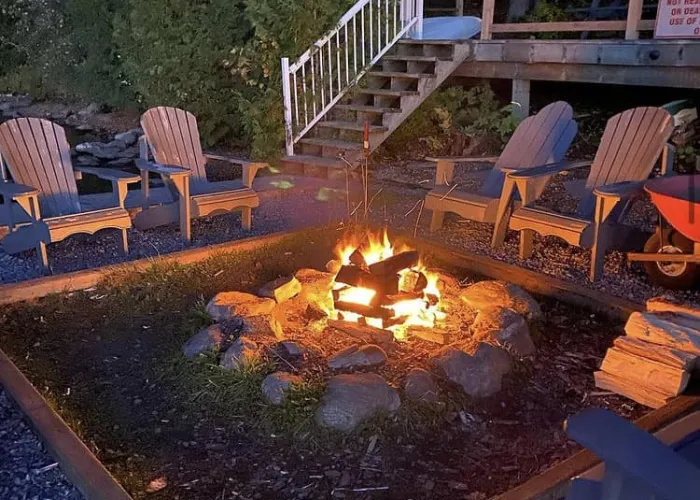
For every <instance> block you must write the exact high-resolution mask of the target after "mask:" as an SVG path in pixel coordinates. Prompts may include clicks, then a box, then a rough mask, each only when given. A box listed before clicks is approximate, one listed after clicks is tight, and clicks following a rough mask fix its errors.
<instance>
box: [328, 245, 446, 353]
mask: <svg viewBox="0 0 700 500" xmlns="http://www.w3.org/2000/svg"><path fill="white" fill-rule="evenodd" d="M336 253H337V256H338V259H339V260H340V263H341V265H342V267H341V268H340V270H339V271H338V273H337V274H336V276H335V282H334V284H333V302H334V306H335V314H334V315H336V316H337V319H343V320H345V321H351V322H357V323H360V324H367V325H369V326H373V327H377V328H384V329H387V330H391V331H392V332H393V334H394V337H395V338H397V339H404V338H405V337H406V330H407V328H409V327H411V326H417V327H426V328H432V327H433V326H435V322H436V321H437V320H439V319H441V318H442V317H444V312H442V311H439V310H438V309H439V304H440V292H439V290H438V287H437V283H438V275H437V274H435V273H431V272H429V271H427V269H426V268H425V266H424V265H423V264H422V263H421V261H420V256H419V254H418V252H416V251H414V250H411V249H410V248H406V247H404V248H395V247H394V246H393V245H392V243H391V242H390V241H389V237H388V235H387V233H386V231H384V232H383V233H382V234H381V235H376V234H371V233H368V234H367V235H365V236H364V237H363V238H362V239H361V240H360V241H353V242H344V243H341V244H340V245H339V246H338V247H337V248H336Z"/></svg>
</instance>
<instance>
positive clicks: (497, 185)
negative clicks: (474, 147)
mask: <svg viewBox="0 0 700 500" xmlns="http://www.w3.org/2000/svg"><path fill="white" fill-rule="evenodd" d="M573 115H574V112H573V110H572V109H571V106H570V105H569V104H567V103H565V102H562V101H558V102H553V103H551V104H549V105H547V106H545V107H544V108H542V109H541V110H540V112H539V113H537V114H536V115H533V116H530V117H528V118H526V119H525V120H523V121H522V122H521V123H520V124H519V125H518V128H517V129H516V130H515V132H514V133H513V136H512V137H511V138H510V140H509V141H508V144H507V145H506V147H505V149H504V150H503V152H502V153H501V155H500V156H498V157H489V158H487V157H465V158H457V157H436V158H427V160H431V161H435V162H437V174H436V178H435V188H434V189H432V190H431V191H430V192H429V193H428V195H427V196H426V198H425V208H427V209H429V210H432V211H433V216H432V219H431V223H430V230H431V231H435V230H437V229H440V228H441V227H442V223H443V220H444V218H445V212H454V213H456V214H458V215H460V216H462V217H464V218H466V219H471V220H474V221H477V222H490V223H493V222H495V220H496V212H497V210H498V202H499V199H500V198H501V192H502V190H503V182H504V179H505V174H506V172H514V171H518V170H521V169H527V168H529V167H534V166H537V165H542V164H546V163H554V162H557V161H560V160H562V159H563V158H564V155H565V154H566V151H567V149H569V146H570V145H571V142H572V141H573V140H574V137H575V136H576V132H577V130H578V126H577V124H576V121H575V120H574V118H573ZM477 161H480V162H490V163H495V164H494V167H493V168H492V169H491V171H490V172H489V173H488V176H487V177H486V179H485V181H484V184H483V186H482V188H481V190H480V191H479V192H478V193H475V192H469V191H464V190H461V189H459V187H458V186H455V185H453V182H452V181H453V176H454V167H455V164H456V163H468V162H477Z"/></svg>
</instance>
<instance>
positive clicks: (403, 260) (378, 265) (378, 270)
mask: <svg viewBox="0 0 700 500" xmlns="http://www.w3.org/2000/svg"><path fill="white" fill-rule="evenodd" d="M419 258H420V255H419V254H418V252H417V251H415V250H411V251H409V252H401V253H400V254H396V255H394V256H393V257H389V258H388V259H384V260H381V261H379V262H375V263H374V264H372V265H371V266H369V272H370V273H371V274H374V275H377V276H389V275H394V274H397V273H398V272H399V271H403V270H404V269H410V268H411V267H413V266H415V265H417V264H418V259H419Z"/></svg>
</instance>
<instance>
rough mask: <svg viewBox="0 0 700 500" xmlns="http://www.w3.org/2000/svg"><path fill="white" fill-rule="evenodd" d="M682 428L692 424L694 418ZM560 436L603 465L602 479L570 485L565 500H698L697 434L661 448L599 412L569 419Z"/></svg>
mask: <svg viewBox="0 0 700 500" xmlns="http://www.w3.org/2000/svg"><path fill="white" fill-rule="evenodd" d="M689 417H692V418H688V417H686V419H684V420H686V421H687V422H679V423H684V424H685V425H684V426H685V427H690V425H689V424H693V423H694V424H695V426H697V414H694V415H690V416H689ZM566 432H567V434H568V435H569V437H570V438H572V439H574V440H575V441H577V442H578V443H579V444H581V445H583V446H585V447H586V448H588V449H589V450H590V451H592V452H593V453H595V454H596V455H597V456H598V457H600V458H601V459H602V460H603V461H604V463H605V470H604V472H603V477H602V480H600V481H599V480H595V479H589V478H577V479H573V480H572V481H571V484H570V486H569V491H568V494H567V496H566V500H662V499H663V500H690V499H693V498H700V433H698V431H697V430H695V431H694V432H692V431H691V433H690V434H688V435H686V436H685V437H684V438H681V439H680V440H679V441H678V442H676V443H674V444H673V445H671V446H667V445H666V444H664V443H663V442H661V441H660V440H658V439H657V438H656V437H654V436H652V435H650V434H647V433H646V432H644V431H643V430H641V429H639V428H638V427H636V426H635V425H633V424H632V423H630V422H628V421H627V420H625V419H623V418H621V417H618V416H617V415H615V414H614V413H612V412H610V411H608V410H603V409H600V408H591V409H588V410H584V411H583V412H581V413H580V414H578V415H575V416H573V417H571V418H569V419H568V420H567V422H566Z"/></svg>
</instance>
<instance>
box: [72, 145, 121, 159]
mask: <svg viewBox="0 0 700 500" xmlns="http://www.w3.org/2000/svg"><path fill="white" fill-rule="evenodd" d="M122 149H123V148H122ZM122 149H118V148H112V147H109V146H108V145H107V144H103V143H101V142H83V143H81V144H78V145H77V146H75V150H76V151H77V152H78V153H81V154H87V155H92V156H94V157H95V158H101V159H103V160H114V159H115V158H117V157H118V156H119V153H120V152H121V151H122Z"/></svg>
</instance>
